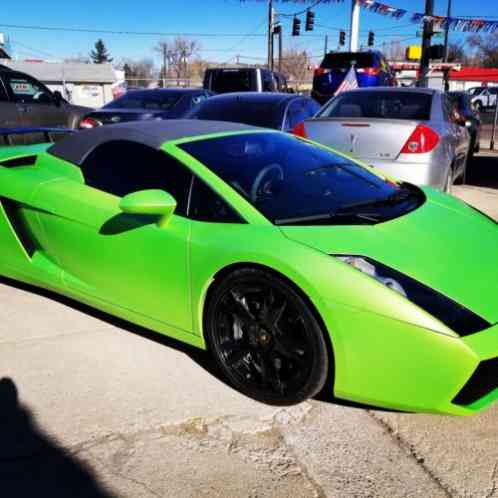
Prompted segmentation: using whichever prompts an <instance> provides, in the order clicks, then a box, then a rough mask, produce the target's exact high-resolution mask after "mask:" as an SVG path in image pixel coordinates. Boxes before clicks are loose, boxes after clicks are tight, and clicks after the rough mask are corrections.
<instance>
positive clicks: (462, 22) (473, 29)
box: [357, 0, 498, 33]
mask: <svg viewBox="0 0 498 498" xmlns="http://www.w3.org/2000/svg"><path fill="white" fill-rule="evenodd" d="M357 1H358V3H359V4H360V6H361V7H363V8H364V9H367V10H369V11H370V12H375V13H376V14H381V15H383V16H389V17H392V18H394V19H401V18H403V17H405V16H406V15H409V16H410V21H411V22H413V23H415V24H420V23H422V22H432V23H433V25H434V27H436V28H441V29H446V26H448V27H449V29H450V30H452V31H464V32H469V33H480V32H486V33H494V32H495V31H497V30H498V21H488V20H486V19H467V18H462V17H441V16H426V15H425V14H419V13H409V12H408V11H407V10H405V9H398V8H397V7H392V6H391V5H386V4H385V3H381V2H377V1H375V0H357Z"/></svg>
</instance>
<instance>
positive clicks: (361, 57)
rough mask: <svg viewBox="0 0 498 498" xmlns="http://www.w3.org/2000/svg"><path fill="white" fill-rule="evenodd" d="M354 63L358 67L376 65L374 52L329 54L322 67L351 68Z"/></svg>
mask: <svg viewBox="0 0 498 498" xmlns="http://www.w3.org/2000/svg"><path fill="white" fill-rule="evenodd" d="M352 63H354V64H355V67H356V68H357V69H359V68H365V67H375V63H374V56H373V54H369V53H353V52H343V53H331V54H327V55H326V56H325V58H324V59H323V62H322V64H321V67H323V68H324V69H349V68H350V67H351V64H352Z"/></svg>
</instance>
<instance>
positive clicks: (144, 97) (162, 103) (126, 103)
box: [104, 92, 182, 111]
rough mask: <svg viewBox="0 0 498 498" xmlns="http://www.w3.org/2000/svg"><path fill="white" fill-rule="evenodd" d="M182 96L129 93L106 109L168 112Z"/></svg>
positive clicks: (175, 94)
mask: <svg viewBox="0 0 498 498" xmlns="http://www.w3.org/2000/svg"><path fill="white" fill-rule="evenodd" d="M181 97H182V95H181V94H177V93H156V92H129V93H125V94H124V95H123V96H122V97H120V98H118V99H116V100H113V101H112V102H110V103H109V104H107V105H105V106H104V108H105V109H151V110H158V111H166V110H168V109H171V108H172V107H174V106H175V104H176V103H177V102H178V101H179V100H180V99H181Z"/></svg>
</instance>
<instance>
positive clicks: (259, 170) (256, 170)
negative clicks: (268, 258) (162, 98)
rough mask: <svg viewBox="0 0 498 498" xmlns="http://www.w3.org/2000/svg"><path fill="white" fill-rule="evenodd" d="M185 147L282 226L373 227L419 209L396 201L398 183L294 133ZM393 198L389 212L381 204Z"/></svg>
mask: <svg viewBox="0 0 498 498" xmlns="http://www.w3.org/2000/svg"><path fill="white" fill-rule="evenodd" d="M180 147H181V148H182V149H183V150H185V151H186V152H187V153H188V154H190V155H191V156H193V157H194V158H195V159H197V160H199V161H200V162H202V163H203V164H205V165H206V166H207V167H208V168H210V169H211V170H212V171H213V172H214V173H216V174H217V175H218V176H219V177H220V178H222V179H223V180H224V181H225V182H226V183H228V184H229V185H231V186H232V187H233V188H234V189H236V190H237V191H238V192H239V193H240V194H241V195H243V196H244V197H245V198H246V199H247V200H248V201H249V202H251V203H252V204H253V205H254V206H255V207H256V208H257V209H258V210H259V211H260V212H261V213H263V215H264V216H266V218H268V219H269V220H271V221H272V222H273V223H275V224H278V225H309V224H336V223H337V222H338V219H339V217H340V219H341V220H342V221H344V222H346V221H348V222H350V221H351V218H353V217H356V218H357V220H356V221H358V220H360V222H369V223H371V222H372V221H379V220H380V218H382V217H394V216H398V215H400V214H403V213H404V212H406V211H407V209H410V210H411V209H413V208H414V206H413V199H412V202H411V206H410V207H409V208H408V206H407V205H406V202H405V201H406V200H407V199H406V198H405V197H403V200H402V199H401V198H400V200H399V202H398V201H396V200H395V196H396V195H397V194H399V192H400V190H402V187H400V186H399V185H398V184H395V183H392V182H388V181H386V180H384V179H383V178H382V177H380V176H377V175H375V174H373V173H371V172H370V171H369V170H367V169H366V168H363V167H361V166H360V165H358V164H356V163H354V162H353V161H351V160H349V159H346V158H344V157H342V156H339V155H337V154H335V153H333V152H331V151H329V150H326V149H323V148H321V147H319V146H317V145H314V144H309V143H307V142H304V141H302V140H299V139H298V138H296V137H293V136H291V135H285V134H281V133H248V134H242V135H232V136H225V137H221V138H214V139H207V140H199V141H195V142H189V143H185V144H182V145H180ZM387 199H391V200H392V203H390V207H389V209H390V210H391V212H390V213H389V214H386V213H385V212H383V211H382V209H383V208H385V206H383V205H382V202H381V203H379V201H384V200H387ZM416 204H417V205H418V201H417V202H416ZM393 207H394V209H395V210H396V214H395V215H393V211H392V209H393ZM359 215H361V216H359ZM339 222H341V221H339Z"/></svg>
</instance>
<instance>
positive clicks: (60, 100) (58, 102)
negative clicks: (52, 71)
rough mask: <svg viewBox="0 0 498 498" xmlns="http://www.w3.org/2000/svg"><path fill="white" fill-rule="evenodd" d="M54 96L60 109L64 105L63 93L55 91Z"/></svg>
mask: <svg viewBox="0 0 498 498" xmlns="http://www.w3.org/2000/svg"><path fill="white" fill-rule="evenodd" d="M52 95H53V96H54V103H55V105H56V106H57V107H59V106H60V105H61V104H62V101H63V100H64V99H63V98H62V94H61V92H59V90H55V92H54V93H53V94H52Z"/></svg>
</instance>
